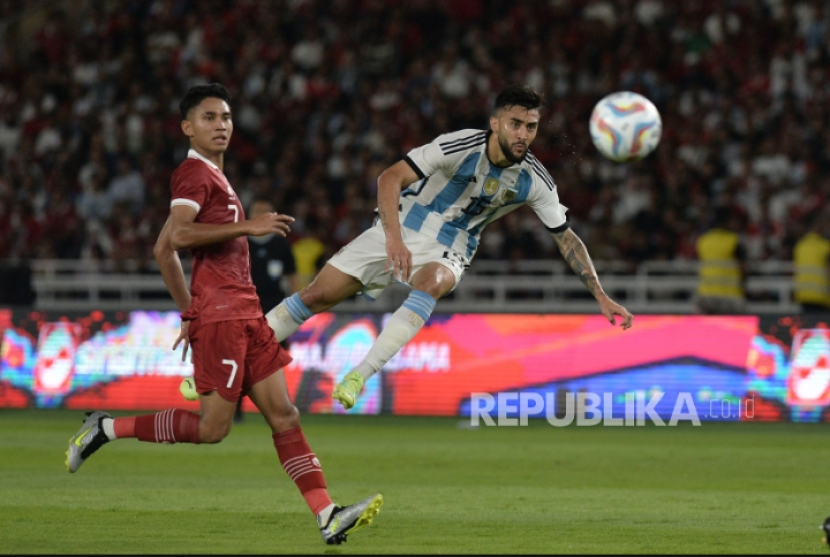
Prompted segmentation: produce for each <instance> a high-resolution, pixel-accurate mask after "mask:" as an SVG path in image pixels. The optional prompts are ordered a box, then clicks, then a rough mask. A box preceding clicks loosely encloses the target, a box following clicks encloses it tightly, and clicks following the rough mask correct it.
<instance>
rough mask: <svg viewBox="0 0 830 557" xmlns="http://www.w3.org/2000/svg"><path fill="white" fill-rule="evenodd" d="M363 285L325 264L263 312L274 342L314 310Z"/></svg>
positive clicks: (332, 302) (345, 295)
mask: <svg viewBox="0 0 830 557" xmlns="http://www.w3.org/2000/svg"><path fill="white" fill-rule="evenodd" d="M362 288H363V285H362V284H361V283H360V281H359V280H357V279H356V278H354V277H352V276H350V275H347V274H346V273H344V272H343V271H341V270H339V269H337V268H335V267H333V266H332V265H326V266H324V267H323V269H322V270H321V271H320V273H319V274H318V275H317V277H315V279H314V280H313V281H312V283H311V284H309V285H308V286H306V287H305V288H304V289H303V290H302V291H301V292H298V293H296V294H294V295H293V296H289V297H288V298H286V299H285V300H283V301H282V302H280V304H279V305H278V306H277V307H275V308H273V309H272V310H270V311H269V312H268V313H266V314H265V319H266V320H267V321H268V325H269V326H270V327H271V328H272V329H273V330H274V335H275V336H276V337H277V341H278V342H282V341H284V340H285V339H287V338H288V337H289V336H291V335H292V334H293V333H294V332H295V331H296V330H297V329H298V328H299V327H300V325H302V324H303V323H305V321H306V320H307V319H308V318H309V317H311V316H312V315H314V314H316V313H320V312H321V311H326V310H327V309H330V308H332V307H334V306H336V305H337V304H339V303H340V302H342V301H343V300H345V299H346V298H348V297H350V296H354V295H355V294H357V293H358V292H360V291H361V289H362Z"/></svg>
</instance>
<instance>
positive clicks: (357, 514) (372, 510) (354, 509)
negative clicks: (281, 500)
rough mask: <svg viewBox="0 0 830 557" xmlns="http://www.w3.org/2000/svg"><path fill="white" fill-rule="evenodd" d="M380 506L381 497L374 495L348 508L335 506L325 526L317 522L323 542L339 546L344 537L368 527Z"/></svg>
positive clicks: (377, 494)
mask: <svg viewBox="0 0 830 557" xmlns="http://www.w3.org/2000/svg"><path fill="white" fill-rule="evenodd" d="M382 505H383V496H382V495H381V494H380V493H376V494H374V495H372V496H371V497H369V498H368V499H365V500H363V501H361V502H360V503H355V504H354V505H349V506H348V507H337V506H335V507H334V510H333V511H332V512H331V515H329V520H328V522H327V523H326V524H325V525H321V524H319V522H318V526H319V527H320V534H321V535H322V536H323V541H324V542H326V543H327V544H328V545H340V544H341V543H343V542H345V541H346V536H348V535H349V534H353V533H355V532H356V531H358V530H359V529H361V528H363V527H364V526H369V525H370V524H371V523H372V520H374V518H375V516H376V515H377V514H378V513H379V512H380V507H381V506H382ZM317 520H318V521H319V520H320V519H319V518H318V519H317Z"/></svg>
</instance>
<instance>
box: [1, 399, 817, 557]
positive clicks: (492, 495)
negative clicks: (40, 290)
mask: <svg viewBox="0 0 830 557" xmlns="http://www.w3.org/2000/svg"><path fill="white" fill-rule="evenodd" d="M82 417H83V413H82V412H69V411H20V410H3V411H0V495H2V496H0V540H2V543H0V552H2V553H6V554H33V553H38V554H42V553H93V554H94V553H136V554H161V553H231V554H233V553H237V554H238V553H267V554H280V553H325V554H350V553H493V554H517V553H784V554H792V553H815V554H826V553H827V546H824V545H823V544H822V542H821V538H822V533H821V531H820V529H819V525H820V524H821V522H822V521H823V520H824V519H825V518H826V517H827V516H830V495H829V494H830V489H828V488H830V483H828V475H830V471H828V465H827V463H828V462H830V444H828V432H829V431H828V427H827V426H826V425H798V424H763V423H752V424H735V423H732V424H728V423H706V422H704V423H703V425H702V426H700V427H693V426H691V425H689V424H683V425H681V426H679V427H655V426H647V427H603V426H594V427H575V426H571V427H567V428H557V427H553V426H550V425H548V424H547V423H546V422H544V421H532V422H531V425H530V426H528V427H498V428H497V427H489V428H488V427H481V428H478V429H464V428H461V427H459V419H443V418H442V419H439V418H403V417H357V416H304V418H303V420H304V422H303V423H304V431H305V433H306V436H307V437H308V439H309V442H310V444H311V446H312V449H313V450H314V451H315V452H316V453H317V455H318V456H319V458H320V460H321V462H322V464H323V469H324V471H325V473H326V477H327V481H328V484H329V491H330V493H331V494H332V496H333V497H334V498H335V501H337V502H340V503H352V502H355V501H357V500H359V499H363V498H365V497H367V496H368V495H370V494H372V493H374V492H376V491H378V492H380V493H382V494H383V496H384V498H385V505H384V507H383V509H382V511H381V513H380V514H379V515H378V516H377V518H376V519H375V523H374V524H373V525H372V526H371V527H369V528H365V529H363V530H361V531H360V532H357V533H355V534H354V535H353V536H352V537H351V538H350V539H349V541H348V543H346V544H344V545H341V546H326V545H325V544H323V542H322V540H321V539H320V536H319V533H318V531H317V528H316V525H315V522H314V520H313V518H312V517H311V514H310V513H309V511H308V509H307V507H306V506H305V503H304V502H303V500H302V498H301V497H300V494H299V493H298V492H297V490H296V487H295V486H294V484H293V483H292V482H291V481H290V480H289V479H288V477H287V476H286V475H285V473H284V472H283V470H282V468H281V467H280V465H279V461H278V460H277V456H276V452H275V450H274V447H273V444H272V442H271V435H270V432H269V430H268V428H267V427H266V426H265V423H264V421H263V420H262V418H261V417H260V416H259V415H257V414H248V415H247V419H246V422H245V423H243V424H240V425H238V426H235V427H234V430H233V431H232V432H231V434H230V436H229V437H228V438H227V439H226V440H225V441H223V442H222V443H220V444H219V445H212V446H193V445H174V446H164V445H153V444H149V443H140V442H138V441H135V440H123V441H116V442H114V443H111V444H109V445H106V446H104V447H103V448H102V449H101V450H100V451H99V452H98V453H96V454H95V455H94V456H92V457H91V458H90V459H89V460H88V461H87V462H86V463H85V464H84V466H83V467H82V468H81V469H80V470H79V471H78V472H77V473H76V474H69V473H68V472H67V471H66V469H65V467H64V463H63V462H64V451H65V450H66V443H67V439H69V437H70V436H71V435H73V434H74V433H75V432H76V431H77V429H78V427H79V426H80V425H81V419H82Z"/></svg>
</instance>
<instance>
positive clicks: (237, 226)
mask: <svg viewBox="0 0 830 557" xmlns="http://www.w3.org/2000/svg"><path fill="white" fill-rule="evenodd" d="M196 214H197V213H196V210H195V209H194V208H192V207H190V206H188V205H174V206H173V207H171V208H170V236H169V238H170V247H171V248H172V249H173V250H174V251H178V250H180V249H192V248H202V247H205V246H210V245H212V244H219V243H221V242H227V241H228V240H233V239H234V238H239V237H240V236H266V235H268V234H279V235H280V236H283V237H285V236H286V235H287V234H288V232H289V231H290V225H291V223H292V222H294V217H289V216H288V215H280V214H278V213H265V214H264V215H260V216H258V217H257V218H255V219H252V220H243V221H241V222H230V223H227V224H204V223H200V222H194V221H195V219H196Z"/></svg>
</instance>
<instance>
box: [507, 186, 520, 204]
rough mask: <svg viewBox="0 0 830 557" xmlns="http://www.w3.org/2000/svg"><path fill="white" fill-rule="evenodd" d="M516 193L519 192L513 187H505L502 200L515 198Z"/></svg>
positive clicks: (508, 200)
mask: <svg viewBox="0 0 830 557" xmlns="http://www.w3.org/2000/svg"><path fill="white" fill-rule="evenodd" d="M517 193H519V192H518V191H516V190H514V189H513V188H507V189H506V190H505V192H504V200H505V201H507V202H510V201H513V200H514V199H516V194H517Z"/></svg>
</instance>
